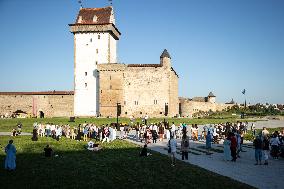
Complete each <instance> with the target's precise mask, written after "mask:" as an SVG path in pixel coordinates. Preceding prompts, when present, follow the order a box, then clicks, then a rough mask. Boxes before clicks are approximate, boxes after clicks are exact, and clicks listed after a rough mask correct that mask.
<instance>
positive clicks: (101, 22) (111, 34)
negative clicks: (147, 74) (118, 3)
mask: <svg viewBox="0 0 284 189" xmlns="http://www.w3.org/2000/svg"><path fill="white" fill-rule="evenodd" d="M69 26H70V31H71V32H72V33H73V34H74V116H98V115H99V72H98V70H97V64H104V63H116V62H117V57H116V41H117V40H119V37H120V32H119V31H118V29H117V28H116V27H115V19H114V13H113V8H112V7H104V8H81V9H80V11H79V14H78V16H77V19H76V22H75V24H69Z"/></svg>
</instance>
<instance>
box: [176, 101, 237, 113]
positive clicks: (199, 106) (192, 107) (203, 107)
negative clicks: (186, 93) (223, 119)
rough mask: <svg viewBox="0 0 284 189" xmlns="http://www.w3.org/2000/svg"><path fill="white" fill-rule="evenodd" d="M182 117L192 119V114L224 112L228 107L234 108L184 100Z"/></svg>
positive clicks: (182, 102)
mask: <svg viewBox="0 0 284 189" xmlns="http://www.w3.org/2000/svg"><path fill="white" fill-rule="evenodd" d="M180 103H181V110H182V114H181V116H182V117H192V114H194V113H197V112H199V111H203V112H208V111H210V110H211V111H213V112H215V111H222V110H224V109H226V108H227V107H230V106H232V105H231V104H218V103H210V102H196V101H190V100H185V99H182V100H180Z"/></svg>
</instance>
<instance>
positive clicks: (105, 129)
mask: <svg viewBox="0 0 284 189" xmlns="http://www.w3.org/2000/svg"><path fill="white" fill-rule="evenodd" d="M103 135H104V139H103V141H102V143H104V142H105V141H106V142H109V129H108V125H106V127H105V128H104V130H103Z"/></svg>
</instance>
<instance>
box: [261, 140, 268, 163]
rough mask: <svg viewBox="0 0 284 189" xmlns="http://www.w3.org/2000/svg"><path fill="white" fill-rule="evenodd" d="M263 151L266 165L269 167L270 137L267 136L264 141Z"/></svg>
mask: <svg viewBox="0 0 284 189" xmlns="http://www.w3.org/2000/svg"><path fill="white" fill-rule="evenodd" d="M262 150H263V154H264V165H268V155H269V140H268V137H267V136H265V137H264V139H263V141H262Z"/></svg>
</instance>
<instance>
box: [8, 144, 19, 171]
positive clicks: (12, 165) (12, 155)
mask: <svg viewBox="0 0 284 189" xmlns="http://www.w3.org/2000/svg"><path fill="white" fill-rule="evenodd" d="M5 153H6V158H5V169H7V170H9V171H12V170H15V169H16V147H15V146H14V145H13V140H9V144H8V145H7V146H6V147H5Z"/></svg>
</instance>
